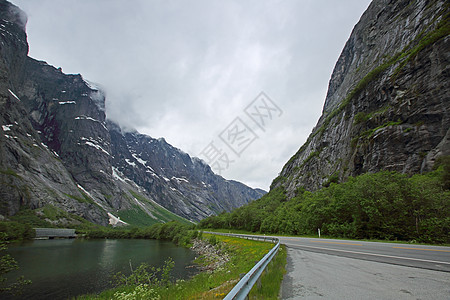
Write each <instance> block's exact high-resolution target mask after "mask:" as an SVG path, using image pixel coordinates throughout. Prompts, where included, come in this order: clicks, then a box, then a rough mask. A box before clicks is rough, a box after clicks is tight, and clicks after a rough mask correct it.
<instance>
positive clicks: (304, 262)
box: [279, 237, 450, 299]
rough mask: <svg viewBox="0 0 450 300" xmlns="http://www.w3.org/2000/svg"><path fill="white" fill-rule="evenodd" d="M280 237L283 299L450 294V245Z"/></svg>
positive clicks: (427, 297) (403, 296)
mask: <svg viewBox="0 0 450 300" xmlns="http://www.w3.org/2000/svg"><path fill="white" fill-rule="evenodd" d="M279 238H280V240H281V242H282V243H283V244H285V245H286V246H287V247H288V263H287V274H286V276H285V278H284V280H283V284H282V290H281V296H282V299H450V247H437V246H422V245H411V244H392V243H374V242H360V241H346V240H329V239H309V238H290V237H289V238H288V237H279Z"/></svg>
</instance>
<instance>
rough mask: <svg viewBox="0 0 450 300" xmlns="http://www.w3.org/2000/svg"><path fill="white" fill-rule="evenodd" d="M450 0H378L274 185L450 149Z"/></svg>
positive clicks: (391, 166) (406, 162) (398, 165)
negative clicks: (318, 114)
mask: <svg viewBox="0 0 450 300" xmlns="http://www.w3.org/2000/svg"><path fill="white" fill-rule="evenodd" d="M449 12H450V9H449V3H448V1H443V0H436V1H426V0H416V1H406V0H374V1H373V2H372V3H371V4H370V6H369V7H368V9H367V11H366V12H365V13H364V14H363V15H362V17H361V19H360V21H359V22H358V24H357V25H356V26H355V27H354V29H353V32H352V34H351V36H350V38H349V40H348V41H347V43H346V45H345V47H344V49H343V51H342V53H341V55H340V57H339V59H338V61H337V63H336V66H335V68H334V71H333V74H332V76H331V79H330V82H329V88H328V94H327V96H326V99H325V105H324V108H323V114H322V116H321V117H320V119H319V121H318V123H317V125H316V126H315V128H314V129H313V131H312V133H311V135H310V136H309V138H308V140H307V141H306V143H305V144H304V145H303V146H302V147H301V148H300V149H299V151H298V152H297V153H296V154H295V155H294V156H293V157H292V158H291V159H290V160H289V162H288V163H287V164H286V165H285V166H284V168H283V169H282V171H281V172H280V175H279V177H277V178H276V179H275V180H274V181H273V183H272V186H271V188H274V187H277V186H281V185H282V186H284V187H285V189H286V190H287V192H288V195H289V196H290V197H292V196H294V195H295V194H296V192H297V191H299V190H303V189H306V190H311V191H313V190H317V189H319V188H321V187H323V186H326V185H328V184H330V183H331V182H340V181H344V180H345V179H346V178H348V177H349V176H356V175H359V174H362V173H365V172H377V171H380V170H394V171H398V172H402V173H407V174H415V173H420V172H424V171H428V170H431V169H432V167H433V165H434V162H435V160H436V159H437V158H438V157H439V156H444V155H449V154H450V92H449V72H450V69H449V59H450V52H449V49H450V38H449V31H450V29H449V27H450V24H449Z"/></svg>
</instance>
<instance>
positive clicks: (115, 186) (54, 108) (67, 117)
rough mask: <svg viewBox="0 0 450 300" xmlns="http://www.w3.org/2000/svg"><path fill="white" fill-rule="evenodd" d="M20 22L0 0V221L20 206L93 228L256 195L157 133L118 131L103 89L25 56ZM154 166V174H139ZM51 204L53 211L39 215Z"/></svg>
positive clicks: (198, 212) (190, 212)
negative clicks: (107, 110)
mask: <svg viewBox="0 0 450 300" xmlns="http://www.w3.org/2000/svg"><path fill="white" fill-rule="evenodd" d="M24 19H26V17H25V15H24V13H23V12H21V11H20V9H19V8H17V7H16V6H14V5H12V4H11V3H9V2H7V1H5V0H1V1H0V34H1V36H0V38H1V46H0V55H1V58H2V59H1V60H0V108H1V110H0V111H1V113H0V123H1V125H2V127H1V129H2V130H1V131H0V133H2V134H0V153H1V158H0V184H1V186H2V189H1V192H0V196H1V199H2V203H1V206H0V214H1V215H2V216H3V217H2V218H4V217H7V216H11V215H14V214H16V213H18V212H19V211H20V210H21V209H24V208H27V209H31V210H32V211H33V212H35V213H36V214H38V215H41V216H42V217H43V218H45V219H46V220H48V221H51V223H54V224H60V225H64V224H72V223H77V222H78V223H79V222H82V220H81V219H80V218H83V219H86V220H88V221H91V222H94V223H97V224H100V225H107V224H108V222H112V223H117V216H121V217H122V218H123V220H124V221H125V222H127V223H133V221H135V220H133V218H135V219H136V220H138V219H139V220H140V221H139V222H147V221H145V218H146V216H147V217H148V218H149V221H148V222H149V223H152V222H156V221H158V222H159V221H170V220H173V219H177V218H179V217H177V216H175V215H174V214H173V213H178V214H180V215H181V217H184V218H186V219H189V220H191V221H198V220H200V219H201V218H204V217H206V216H209V215H212V214H217V213H220V212H222V211H229V210H231V209H232V208H235V207H237V206H239V205H242V204H245V203H248V201H250V200H253V199H256V198H259V197H260V196H261V195H262V194H263V191H261V190H254V189H251V188H249V187H247V186H245V185H239V184H234V183H233V182H232V181H227V180H225V179H223V178H222V177H220V176H218V175H216V174H214V173H213V172H212V171H211V168H209V166H207V165H205V164H203V163H202V162H201V161H200V160H198V161H197V160H195V159H191V158H190V156H189V155H187V154H186V153H184V152H182V151H181V150H178V149H176V148H174V147H172V146H171V145H169V144H167V143H166V142H165V141H163V140H160V141H159V142H158V140H155V139H153V138H151V137H149V136H145V135H142V134H139V133H125V132H122V131H121V130H120V127H119V125H117V124H114V123H113V122H111V121H109V120H107V118H106V114H105V94H104V92H103V91H102V90H101V89H100V88H98V87H96V86H95V85H94V84H92V83H90V82H88V81H86V80H84V78H83V77H82V76H81V75H80V74H64V73H63V72H62V70H61V69H57V68H55V67H53V66H50V65H48V64H47V63H46V62H43V61H38V60H36V59H33V58H30V57H28V56H27V54H28V44H27V42H26V33H25V26H24V23H23V20H24ZM152 143H154V144H155V145H154V146H152V145H151V144H152ZM138 150H139V152H137V151H138ZM152 150H153V152H158V153H157V154H158V155H160V156H158V157H156V156H151V155H150V154H151V153H152ZM168 153H170V155H171V156H170V157H169V156H168V155H166V154H168ZM142 155H144V156H142ZM144 158H145V161H150V158H152V161H151V164H146V163H143V162H144ZM180 161H184V162H189V161H190V162H191V164H192V165H195V166H196V168H191V169H189V170H187V169H185V168H187V166H188V163H186V164H185V165H183V164H180V163H176V162H180ZM174 167H177V168H179V169H178V170H170V169H168V168H174ZM152 168H153V169H154V175H156V176H157V177H154V176H151V174H150V173H148V172H147V173H146V171H151V169H152ZM188 171H196V172H197V173H196V174H191V175H192V176H193V178H195V179H196V181H195V184H192V185H191V184H190V183H187V182H186V181H183V180H182V178H183V175H184V176H187V175H186V174H188V173H189V172H188ZM172 177H173V178H174V179H172ZM165 178H167V179H168V181H167V180H166V179H165ZM199 178H203V182H204V183H205V186H204V185H203V184H201V180H200V181H199V180H198V179H199ZM177 179H178V180H177ZM207 184H210V186H207ZM144 186H145V187H144ZM176 190H177V191H176ZM180 190H183V191H185V192H184V193H185V195H184V194H182V193H181V191H180ZM50 210H51V211H53V212H54V211H56V212H58V214H57V217H55V216H54V214H53V215H46V212H48V211H50ZM170 211H172V212H171V213H169V212H170ZM111 216H113V217H111ZM119 223H120V222H119ZM141 225H144V224H141Z"/></svg>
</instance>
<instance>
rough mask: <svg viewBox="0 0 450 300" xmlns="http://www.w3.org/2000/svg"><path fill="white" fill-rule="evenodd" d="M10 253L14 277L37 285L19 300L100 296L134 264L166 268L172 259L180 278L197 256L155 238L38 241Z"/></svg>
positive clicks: (134, 265) (184, 275) (128, 271)
mask: <svg viewBox="0 0 450 300" xmlns="http://www.w3.org/2000/svg"><path fill="white" fill-rule="evenodd" d="M8 252H9V253H10V254H11V255H12V256H13V257H14V258H15V259H16V260H17V261H18V262H19V267H20V270H19V271H18V272H15V273H14V274H11V275H13V276H18V275H25V277H26V278H27V279H31V280H32V282H33V283H32V284H31V285H30V286H28V287H27V288H26V290H25V293H24V295H23V296H22V297H20V299H67V298H69V297H73V296H76V295H80V294H84V293H95V292H99V291H101V290H104V289H106V288H109V287H111V285H110V280H111V275H112V274H115V273H117V272H119V271H121V272H123V273H125V274H129V273H130V265H129V262H130V261H131V263H132V265H133V268H136V267H137V266H139V265H140V264H141V263H143V262H146V263H148V264H151V265H156V266H162V265H163V264H164V261H165V260H166V259H168V258H169V257H171V258H172V259H173V260H174V261H175V268H174V272H173V274H174V276H175V277H176V278H187V277H189V276H191V275H192V274H193V272H195V270H192V269H191V268H188V269H186V266H188V265H189V264H191V261H192V260H193V259H194V253H192V252H191V251H190V250H189V249H185V248H181V247H176V246H175V245H174V244H172V243H169V242H163V241H156V240H37V241H34V242H31V243H26V244H23V245H20V246H12V247H10V249H9V251H8ZM11 273H12V272H11ZM8 277H11V276H8Z"/></svg>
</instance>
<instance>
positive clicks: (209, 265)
mask: <svg viewBox="0 0 450 300" xmlns="http://www.w3.org/2000/svg"><path fill="white" fill-rule="evenodd" d="M191 250H192V251H194V252H195V253H197V255H198V257H196V258H195V262H196V263H198V265H199V266H198V269H199V270H200V271H201V272H204V271H206V272H208V273H212V272H214V271H216V270H219V269H220V268H222V267H223V266H224V265H225V264H226V263H227V262H229V261H230V259H231V257H230V255H229V254H228V253H226V251H224V250H223V249H220V247H217V246H213V245H211V244H210V243H208V242H207V241H205V240H202V239H194V240H193V245H192V247H191Z"/></svg>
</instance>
